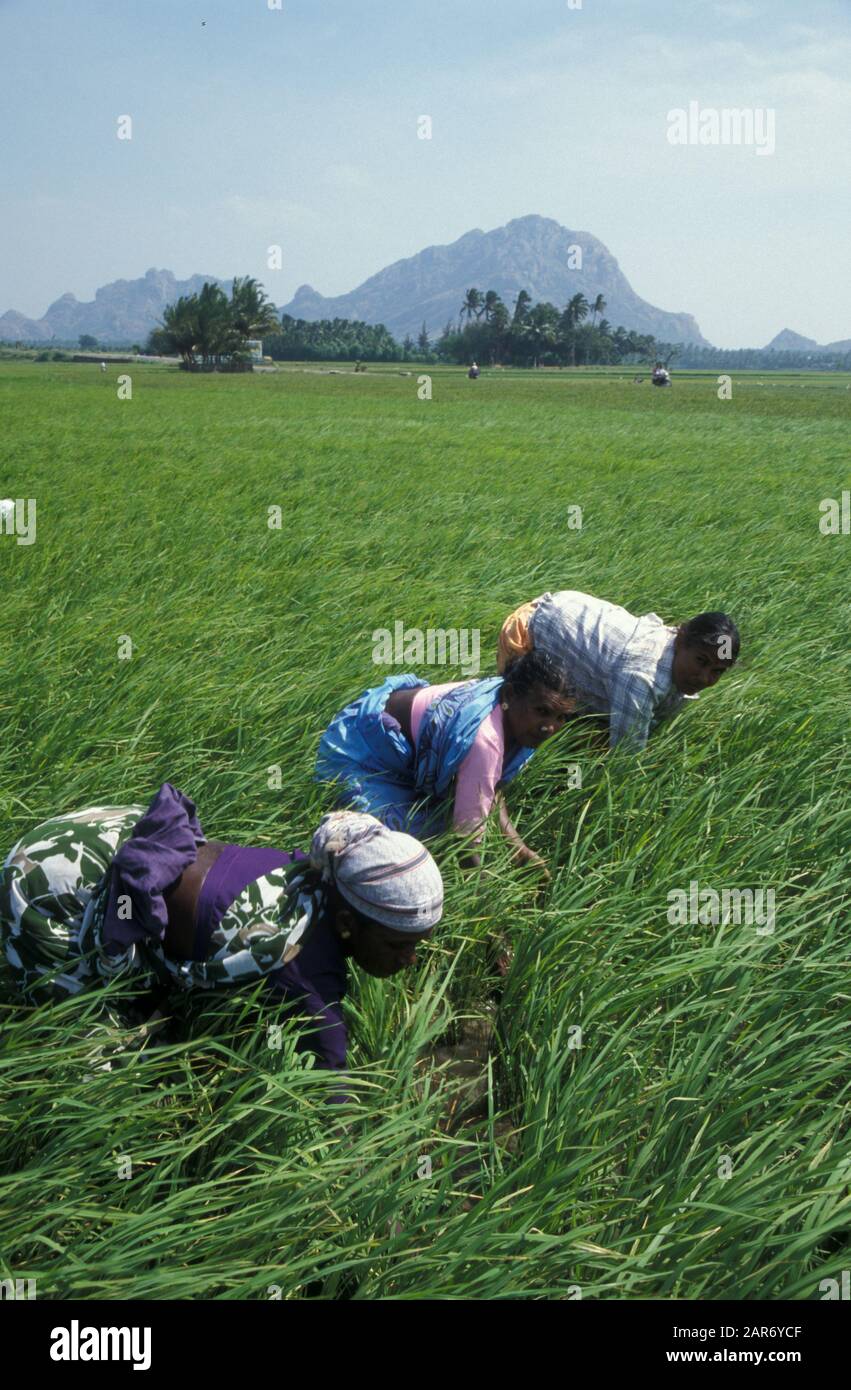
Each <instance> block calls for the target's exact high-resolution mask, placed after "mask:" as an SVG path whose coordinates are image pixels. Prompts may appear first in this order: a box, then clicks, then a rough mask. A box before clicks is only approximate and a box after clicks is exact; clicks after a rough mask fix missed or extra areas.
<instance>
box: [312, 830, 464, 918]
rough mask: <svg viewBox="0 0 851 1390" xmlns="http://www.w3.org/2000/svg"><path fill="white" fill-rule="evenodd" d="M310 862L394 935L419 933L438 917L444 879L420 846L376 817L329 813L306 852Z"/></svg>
mask: <svg viewBox="0 0 851 1390" xmlns="http://www.w3.org/2000/svg"><path fill="white" fill-rule="evenodd" d="M310 862H311V864H312V865H313V867H314V869H318V870H319V871H320V872H321V874H322V877H323V878H324V879H326V880H327V881H330V882H332V883H335V884H336V885H337V887H338V888H339V890H340V892H341V894H342V895H343V897H344V898H345V899H346V902H348V903H350V904H351V905H352V907H354V908H355V909H356V910H357V911H358V912H360V913H362V915H363V916H364V917H368V918H370V920H371V921H373V922H380V923H381V924H382V925H383V926H385V927H393V928H394V929H395V930H396V931H403V932H424V931H428V930H429V928H430V927H433V926H434V925H435V924H436V923H437V922H439V921H440V918H441V915H442V913H443V879H442V878H441V876H440V870H439V869H438V867H437V865H436V864H435V862H434V860H433V858H432V857H431V855H430V854H429V852H428V850H427V849H426V847H425V845H423V844H420V841H419V840H415V839H414V837H413V836H412V835H405V834H403V833H402V831H400V830H389V829H388V828H387V826H386V825H382V824H381V821H380V820H376V818H375V816H368V815H365V814H363V813H361V812H359V811H332V812H331V814H330V815H328V816H324V817H323V819H322V821H321V822H320V825H319V829H318V830H317V832H316V834H315V835H314V837H313V843H312V845H311V847H310Z"/></svg>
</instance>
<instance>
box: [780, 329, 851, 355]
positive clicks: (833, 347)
mask: <svg viewBox="0 0 851 1390" xmlns="http://www.w3.org/2000/svg"><path fill="white" fill-rule="evenodd" d="M772 348H773V349H774V351H775V352H831V353H834V352H835V353H841V354H844V353H846V352H851V338H841V339H840V340H839V341H838V342H835V343H817V342H816V340H815V338H804V337H802V335H801V334H800V333H793V331H792V329H791V328H784V329H783V330H782V332H780V333H778V334H777V335H776V337H774V338H772V339H771V342H770V343H767V344H766V351H770V350H771V349H772Z"/></svg>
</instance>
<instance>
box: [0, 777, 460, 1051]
mask: <svg viewBox="0 0 851 1390" xmlns="http://www.w3.org/2000/svg"><path fill="white" fill-rule="evenodd" d="M442 911H443V881H442V879H441V876H440V870H439V869H438V867H437V865H436V864H435V862H434V860H433V858H432V856H431V854H430V853H429V852H428V850H427V849H426V848H425V847H424V846H423V845H422V844H420V842H419V841H418V840H415V839H413V838H412V837H411V836H410V835H406V834H403V833H401V832H399V831H394V830H390V829H388V828H387V827H386V826H384V825H382V824H381V822H380V821H378V820H376V819H375V817H374V816H370V815H365V814H361V813H357V812H350V811H342V812H340V811H338V812H334V813H332V814H331V815H329V816H325V817H324V819H323V820H322V822H321V824H320V826H319V829H318V830H317V831H316V834H315V835H314V837H313V842H312V845H311V850H310V854H309V856H308V855H305V854H303V853H302V852H301V851H299V850H296V851H295V852H294V853H292V854H288V853H284V852H283V851H281V850H274V849H269V848H267V847H245V846H241V845H229V844H224V843H222V842H221V841H217V840H207V839H206V837H205V836H204V834H203V832H202V830H201V826H200V823H199V821H198V819H197V816H196V814H195V806H194V803H193V802H191V801H190V800H189V798H188V797H186V796H184V795H183V793H182V792H180V791H178V790H177V789H176V788H175V787H173V786H172V785H171V783H169V782H165V783H163V785H162V786H161V787H160V789H159V791H158V792H157V794H156V796H155V797H154V798H153V801H152V802H151V804H150V805H149V806H148V808H147V810H145V809H144V808H142V807H140V806H125V807H114V806H113V807H109V806H97V807H92V808H90V809H88V810H84V811H79V812H76V813H72V814H70V815H64V816H58V817H56V818H54V819H53V820H50V821H47V822H45V823H44V824H42V825H40V826H37V827H36V829H35V830H33V831H31V832H30V833H29V834H27V835H25V836H24V837H23V838H22V839H21V840H19V841H18V843H17V844H16V845H15V847H14V848H13V849H12V850H11V851H10V853H9V855H8V857H7V859H6V862H5V865H4V867H3V869H2V871H0V937H2V938H3V940H4V942H5V948H6V958H7V961H8V963H9V966H10V968H11V971H12V974H13V976H14V977H15V979H16V982H17V984H18V985H19V987H20V988H21V990H22V991H23V992H24V994H25V995H26V996H27V997H28V998H29V999H30V1000H31V1001H36V1002H42V1001H44V1000H46V999H51V998H65V997H68V996H69V995H72V994H77V993H79V992H80V991H81V990H84V989H89V988H91V987H92V986H93V985H96V984H98V983H99V982H101V981H103V980H107V979H114V978H118V977H127V978H129V979H131V980H132V981H133V983H134V986H136V987H138V991H139V993H140V994H141V995H143V996H144V995H145V994H150V992H151V991H152V990H154V991H159V993H160V994H161V995H163V996H164V994H165V993H167V992H169V991H172V990H174V989H177V990H181V991H188V990H195V989H206V990H230V989H233V988H236V987H238V986H240V985H245V984H248V985H253V984H256V983H257V981H258V980H259V979H261V978H265V979H266V980H267V981H268V983H269V986H270V988H271V989H272V990H273V992H274V993H275V995H276V996H277V997H278V998H279V999H280V1000H282V1001H284V1002H285V1003H286V1004H287V1005H288V1006H297V1009H298V1012H299V1014H300V1015H301V1016H302V1017H303V1018H306V1019H307V1020H308V1022H309V1023H310V1028H309V1029H308V1030H307V1031H306V1032H305V1034H304V1035H303V1038H302V1045H303V1046H306V1047H309V1048H310V1049H311V1050H312V1051H314V1052H315V1053H316V1054H317V1057H318V1064H319V1066H320V1067H325V1068H330V1069H334V1070H342V1069H343V1068H344V1067H345V1064H346V1048H347V1037H346V1029H345V1024H344V1022H343V1017H342V1010H341V1001H342V999H343V996H344V995H345V993H346V986H347V961H348V960H350V959H351V960H354V961H355V963H356V964H358V965H360V966H361V968H362V969H363V970H365V971H366V972H367V973H368V974H370V975H374V976H377V977H379V978H382V979H383V978H386V977H388V976H390V975H394V974H396V973H397V971H399V970H402V969H404V968H405V967H406V966H409V965H412V964H413V963H414V958H415V954H416V947H417V943H418V942H419V941H421V940H423V939H424V938H426V937H428V936H429V935H430V933H431V930H432V928H433V927H434V926H435V925H436V924H437V922H439V920H440V917H441V914H442Z"/></svg>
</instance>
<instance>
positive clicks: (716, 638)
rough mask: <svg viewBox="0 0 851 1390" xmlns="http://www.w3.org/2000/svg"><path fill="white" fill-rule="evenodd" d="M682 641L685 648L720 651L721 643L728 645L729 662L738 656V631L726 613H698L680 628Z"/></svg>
mask: <svg viewBox="0 0 851 1390" xmlns="http://www.w3.org/2000/svg"><path fill="white" fill-rule="evenodd" d="M682 634H683V641H684V642H685V644H686V646H687V647H715V648H716V650H720V647H721V645H722V643H726V644H729V648H730V658H729V659H730V660H732V661H735V660H736V657H737V656H738V655H739V629H738V628H737V627H736V624H735V623H734V622H733V619H732V618H731V617H730V615H729V614H728V613H698V615H697V617H696V618H690V619H689V621H688V622H687V623H683V626H682Z"/></svg>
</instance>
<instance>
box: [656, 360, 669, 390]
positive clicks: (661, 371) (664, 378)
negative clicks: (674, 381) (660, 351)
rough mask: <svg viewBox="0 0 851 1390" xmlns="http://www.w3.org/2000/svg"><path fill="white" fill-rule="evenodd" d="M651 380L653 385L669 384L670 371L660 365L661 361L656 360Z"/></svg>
mask: <svg viewBox="0 0 851 1390" xmlns="http://www.w3.org/2000/svg"><path fill="white" fill-rule="evenodd" d="M652 380H653V385H654V386H670V384H671V373H670V372H669V371H668V368H667V367H663V366H662V363H661V362H657V363H656V366H655V367H654V368H653V378H652Z"/></svg>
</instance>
